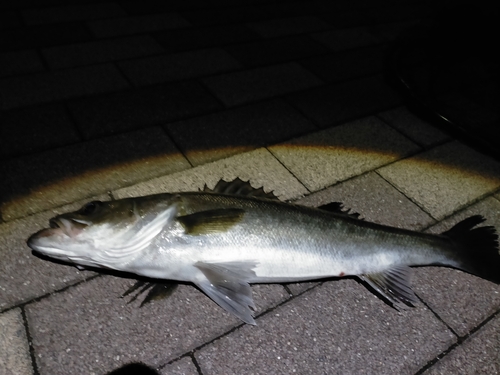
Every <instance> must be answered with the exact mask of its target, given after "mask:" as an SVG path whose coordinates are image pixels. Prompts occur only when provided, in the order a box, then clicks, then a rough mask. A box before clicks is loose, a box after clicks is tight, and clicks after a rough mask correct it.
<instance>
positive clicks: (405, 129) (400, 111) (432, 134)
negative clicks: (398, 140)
mask: <svg viewBox="0 0 500 375" xmlns="http://www.w3.org/2000/svg"><path fill="white" fill-rule="evenodd" d="M378 116H379V117H380V118H382V119H383V120H384V121H385V122H387V123H388V124H389V125H391V126H392V127H394V128H396V129H397V130H399V131H400V132H401V133H403V134H404V135H406V136H407V137H408V138H410V139H411V140H412V141H414V142H415V143H418V144H419V145H421V146H423V147H426V148H428V147H431V146H433V145H435V144H437V143H442V142H445V141H447V140H449V137H448V136H447V135H446V134H444V133H443V132H441V131H440V130H439V129H437V128H435V127H433V126H432V125H431V124H429V123H428V122H426V121H424V120H421V119H420V118H418V117H417V116H415V115H414V114H412V113H411V112H410V111H409V110H408V109H407V108H405V107H399V108H396V109H392V110H390V111H386V112H382V113H380V114H379V115H378Z"/></svg>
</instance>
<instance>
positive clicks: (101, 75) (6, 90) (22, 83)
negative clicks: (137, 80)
mask: <svg viewBox="0 0 500 375" xmlns="http://www.w3.org/2000/svg"><path fill="white" fill-rule="evenodd" d="M127 86H128V83H127V81H126V80H125V79H124V78H123V77H122V75H121V74H120V73H119V72H118V70H117V69H116V68H115V67H114V66H112V65H108V64H104V65H95V66H89V67H81V68H75V69H69V70H63V71H57V72H50V73H39V74H36V75H31V76H22V77H9V78H4V79H1V80H0V110H5V109H11V108H16V107H21V106H27V105H32V104H38V103H46V102H50V101H56V100H62V99H68V98H71V97H75V96H81V95H91V94H98V93H102V92H108V91H117V90H120V89H124V88H126V87H127Z"/></svg>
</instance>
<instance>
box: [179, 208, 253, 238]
mask: <svg viewBox="0 0 500 375" xmlns="http://www.w3.org/2000/svg"><path fill="white" fill-rule="evenodd" d="M244 214H245V211H244V210H242V209H241V208H221V209H215V210H207V211H200V212H196V213H194V214H190V215H185V216H179V217H177V221H178V222H179V223H181V225H182V226H183V227H184V229H185V231H186V233H187V234H191V235H200V234H208V233H219V232H225V231H227V230H228V229H229V228H231V227H232V226H233V225H235V224H237V223H238V222H239V221H240V220H241V219H242V218H243V215H244Z"/></svg>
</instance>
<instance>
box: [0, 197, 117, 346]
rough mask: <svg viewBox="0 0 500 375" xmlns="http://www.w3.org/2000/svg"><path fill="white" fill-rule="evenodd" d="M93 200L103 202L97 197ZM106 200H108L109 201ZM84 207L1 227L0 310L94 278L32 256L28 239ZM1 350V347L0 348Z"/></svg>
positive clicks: (75, 206) (62, 209)
mask: <svg viewBox="0 0 500 375" xmlns="http://www.w3.org/2000/svg"><path fill="white" fill-rule="evenodd" d="M93 198H95V199H105V198H106V197H105V196H96V197H93ZM108 199H109V198H108ZM82 205H83V201H78V202H75V203H72V204H69V205H67V206H64V207H60V208H57V209H51V210H49V211H45V212H42V213H39V214H36V215H32V216H29V217H26V218H23V219H19V220H14V221H10V222H6V223H2V224H0V236H1V238H2V241H1V243H0V257H1V258H2V262H1V263H0V271H1V272H0V310H3V309H6V308H9V307H12V306H15V305H17V304H20V303H25V302H27V301H30V300H32V299H33V298H37V297H40V296H43V295H45V294H48V293H51V292H53V291H55V290H59V289H62V288H64V287H66V286H68V285H71V284H74V283H75V282H78V281H80V280H83V279H85V278H86V277H89V276H92V275H94V273H93V272H90V271H78V270H77V269H76V268H75V267H69V266H66V265H62V264H59V263H53V262H49V261H47V260H42V259H41V258H39V257H37V256H34V255H33V253H32V251H31V249H30V248H29V247H28V246H27V245H26V241H27V239H28V238H29V237H30V236H31V235H32V234H34V233H35V232H37V231H39V230H40V229H42V228H44V227H45V228H47V227H48V226H49V219H50V218H52V217H54V216H56V215H58V214H61V213H63V212H68V211H75V210H77V209H78V208H80V207H81V206H82ZM1 347H2V346H1V345H0V348H1ZM0 352H1V350H0Z"/></svg>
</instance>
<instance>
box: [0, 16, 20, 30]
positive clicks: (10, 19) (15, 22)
mask: <svg viewBox="0 0 500 375" xmlns="http://www.w3.org/2000/svg"><path fill="white" fill-rule="evenodd" d="M20 26H21V20H20V18H19V17H18V15H17V12H8V11H2V12H1V13H0V30H4V29H12V28H15V27H20Z"/></svg>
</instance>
